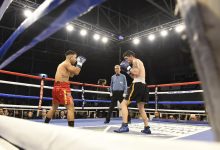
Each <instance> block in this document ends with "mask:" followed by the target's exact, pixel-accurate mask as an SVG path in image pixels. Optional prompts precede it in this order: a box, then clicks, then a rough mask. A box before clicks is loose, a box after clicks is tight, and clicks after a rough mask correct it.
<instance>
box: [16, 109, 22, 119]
mask: <svg viewBox="0 0 220 150" xmlns="http://www.w3.org/2000/svg"><path fill="white" fill-rule="evenodd" d="M14 117H15V118H21V113H20V111H19V110H15V111H14Z"/></svg>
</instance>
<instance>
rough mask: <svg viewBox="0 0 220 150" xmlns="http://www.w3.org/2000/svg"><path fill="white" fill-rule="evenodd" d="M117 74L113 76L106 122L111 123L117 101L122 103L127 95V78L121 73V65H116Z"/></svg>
mask: <svg viewBox="0 0 220 150" xmlns="http://www.w3.org/2000/svg"><path fill="white" fill-rule="evenodd" d="M114 69H115V74H114V75H113V76H112V77H111V84H110V97H111V100H112V101H111V104H110V107H109V110H108V113H107V116H106V120H105V122H104V123H109V122H110V118H111V114H112V111H113V109H114V108H115V107H116V106H117V101H119V102H120V103H121V102H122V101H123V99H124V98H125V97H126V95H127V79H126V77H125V75H123V74H121V67H120V66H119V65H115V67H114ZM129 118H130V117H129Z"/></svg>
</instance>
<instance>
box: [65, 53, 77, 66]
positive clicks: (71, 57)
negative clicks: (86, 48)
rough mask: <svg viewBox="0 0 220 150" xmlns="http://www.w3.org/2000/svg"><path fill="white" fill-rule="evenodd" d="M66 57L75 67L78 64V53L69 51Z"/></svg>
mask: <svg viewBox="0 0 220 150" xmlns="http://www.w3.org/2000/svg"><path fill="white" fill-rule="evenodd" d="M65 56H66V59H67V60H68V61H70V63H71V64H72V65H74V64H75V63H76V57H77V53H76V52H75V51H73V50H68V51H67V52H66V53H65Z"/></svg>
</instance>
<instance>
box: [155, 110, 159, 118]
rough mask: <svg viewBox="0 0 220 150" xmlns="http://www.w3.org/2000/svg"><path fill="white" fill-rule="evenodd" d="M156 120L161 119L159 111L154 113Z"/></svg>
mask: <svg viewBox="0 0 220 150" xmlns="http://www.w3.org/2000/svg"><path fill="white" fill-rule="evenodd" d="M154 118H158V119H159V118H160V113H159V112H158V111H155V112H154Z"/></svg>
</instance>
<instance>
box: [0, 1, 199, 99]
mask: <svg viewBox="0 0 220 150" xmlns="http://www.w3.org/2000/svg"><path fill="white" fill-rule="evenodd" d="M42 2H43V0H23V1H21V0H15V1H14V2H13V3H12V4H11V5H10V7H9V8H8V9H7V11H6V13H5V15H4V17H3V18H2V20H1V21H0V44H1V45H2V44H3V43H4V42H5V41H6V40H7V39H8V38H9V37H10V35H11V34H12V33H13V32H14V30H15V29H16V28H17V27H18V26H19V25H20V24H21V23H22V21H24V19H25V17H24V16H23V10H24V9H25V7H26V6H31V7H37V6H38V5H39V4H41V3H42ZM175 4H176V2H175V0H136V1H128V0H108V1H106V2H104V3H103V4H102V5H100V6H97V7H96V8H94V9H93V10H92V11H90V12H88V13H87V14H85V15H83V16H82V17H80V18H79V20H82V21H85V22H87V23H89V24H91V25H94V26H97V27H99V28H102V29H103V30H105V31H108V32H110V33H112V34H113V35H114V36H119V35H122V36H128V35H131V34H134V33H137V32H139V31H142V30H145V29H149V28H152V27H155V26H159V25H162V24H164V23H168V22H170V21H174V20H177V19H180V16H174V15H173V12H174V9H175ZM120 17H121V18H120ZM119 19H121V22H120V23H119ZM42 23H46V22H42ZM92 35H93V31H89V33H88V36H87V37H85V38H82V37H80V36H79V35H78V30H77V29H76V30H75V31H74V32H72V33H68V32H67V31H66V30H65V28H64V29H61V30H60V31H58V32H57V33H55V34H54V35H52V36H51V37H50V38H48V39H47V40H45V41H43V42H41V43H39V44H38V45H37V46H35V47H34V48H32V49H30V50H29V51H28V52H26V53H24V54H23V55H22V56H20V57H19V58H17V59H16V60H15V61H14V62H12V63H11V64H10V65H8V66H7V67H5V68H4V70H8V71H15V72H21V73H27V74H33V75H38V74H39V73H45V74H47V75H48V77H51V78H54V75H55V72H56V67H57V65H58V64H59V63H61V62H62V61H63V60H64V53H65V51H67V50H69V49H71V50H75V51H76V52H77V53H78V54H79V55H83V56H85V57H86V58H87V62H86V63H85V65H84V66H83V68H82V71H81V73H80V75H79V76H77V77H74V78H73V79H72V80H73V81H79V82H84V83H97V81H98V79H100V78H101V79H107V84H108V85H109V82H110V78H111V76H112V75H113V73H114V70H113V67H114V65H116V64H119V62H120V61H121V59H122V58H121V55H122V53H123V52H124V51H126V50H133V51H134V52H136V55H137V57H138V58H140V59H141V60H142V61H143V62H144V64H145V68H146V81H147V83H148V84H162V83H174V82H185V81H196V80H198V77H197V74H196V71H195V68H194V64H193V60H192V56H191V53H190V49H189V48H188V46H187V43H185V42H183V41H182V40H181V37H180V35H179V34H177V33H175V32H174V31H170V32H169V35H168V37H166V38H162V37H157V38H156V40H155V41H154V42H148V41H147V39H146V38H143V39H141V43H140V44H139V45H136V46H135V45H133V44H132V42H131V41H126V42H117V41H109V42H108V43H107V44H105V45H104V44H102V43H99V42H94V40H93V39H92ZM30 36H31V33H30ZM26 38H27V39H26V40H28V36H27V37H26ZM24 41H25V39H22V40H20V41H17V42H16V43H15V44H14V46H13V47H12V48H11V49H10V51H8V52H7V54H6V55H5V56H4V57H3V59H1V61H0V62H3V61H4V60H5V59H6V58H7V57H9V56H10V55H11V54H13V53H14V52H15V51H16V47H17V46H19V45H22V44H23V43H24ZM0 76H1V79H4V80H10V81H19V82H21V81H22V82H25V83H38V84H39V81H33V80H30V79H26V78H22V77H13V76H10V75H2V74H0ZM127 78H128V81H129V82H130V81H131V79H130V78H129V77H127ZM46 85H51V83H46ZM18 89H19V88H16V87H13V88H12V87H10V86H4V87H3V86H1V91H2V92H6V91H7V92H6V93H8V91H10V90H11V91H12V92H14V93H17V92H18ZM19 90H21V91H20V94H27V95H35V94H36V95H38V93H37V92H34V91H33V90H30V89H29V88H24V89H19ZM46 96H50V94H48V95H46Z"/></svg>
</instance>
